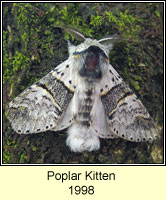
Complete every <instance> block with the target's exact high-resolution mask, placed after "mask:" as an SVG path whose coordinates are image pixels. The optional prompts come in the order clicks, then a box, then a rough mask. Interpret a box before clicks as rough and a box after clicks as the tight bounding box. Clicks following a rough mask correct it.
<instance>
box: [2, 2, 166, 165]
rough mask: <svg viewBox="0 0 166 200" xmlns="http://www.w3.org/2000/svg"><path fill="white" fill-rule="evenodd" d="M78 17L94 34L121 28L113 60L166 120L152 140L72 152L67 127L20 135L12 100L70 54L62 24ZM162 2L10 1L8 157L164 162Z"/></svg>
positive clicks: (6, 20)
mask: <svg viewBox="0 0 166 200" xmlns="http://www.w3.org/2000/svg"><path fill="white" fill-rule="evenodd" d="M59 24H65V25H72V26H74V27H76V28H78V29H80V30H81V31H82V32H83V33H84V34H85V35H86V36H87V37H92V38H95V39H100V38H102V37H105V36H107V35H113V34H118V35H120V36H121V38H122V39H121V40H118V41H117V42H116V43H115V46H114V48H113V50H112V51H111V52H110V63H111V64H112V65H113V66H114V68H115V69H116V70H117V71H118V72H119V74H120V75H121V76H122V77H123V78H124V80H125V81H126V82H127V83H128V84H129V86H130V87H131V88H132V89H133V90H134V91H135V93H136V94H137V96H138V97H139V98H140V100H141V101H142V102H143V104H144V105H145V107H146V108H147V109H148V111H149V113H150V114H151V116H152V117H153V118H154V120H155V122H156V123H157V124H158V128H159V138H158V140H157V141H155V142H153V143H133V142H129V141H125V140H123V139H114V140H107V139H101V148H100V150H98V151H96V152H90V153H89V152H84V153H72V152H70V151H69V149H68V147H67V146H66V145H65V140H66V133H65V131H63V132H56V133H55V132H50V131H48V132H46V133H41V134H34V135H33V134H32V135H17V134H16V133H14V131H13V130H12V129H11V126H10V123H9V121H8V120H7V118H6V116H5V110H6V106H7V105H8V103H9V102H10V101H11V100H12V99H13V98H14V97H16V96H17V95H18V94H19V93H21V91H23V90H24V89H25V88H27V87H28V86H30V85H32V84H33V83H34V82H35V81H37V80H39V79H40V78H42V77H43V76H44V75H46V74H47V73H48V72H49V71H51V70H52V69H54V68H55V67H56V66H57V65H59V64H60V63H61V62H63V61H64V60H65V59H66V58H67V57H68V52H67V39H70V40H71V41H72V42H73V43H74V44H78V42H77V41H76V40H74V38H72V37H70V36H69V35H68V34H67V33H64V32H63V31H62V30H61V29H59V28H56V26H57V25H59ZM162 127H163V4H162V3H3V163H13V164H14V163H20V164H22V163H26V164H28V163H34V164H35V163H44V164H48V163H62V164H65V163H68V164H69V163H70V164H78V163H81V164H84V163H88V164H93V163H99V164H116V163H117V164H119V163H125V164H128V163H129V164H136V163H162V162H163V130H162Z"/></svg>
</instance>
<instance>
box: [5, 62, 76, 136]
mask: <svg viewBox="0 0 166 200" xmlns="http://www.w3.org/2000/svg"><path fill="white" fill-rule="evenodd" d="M67 63H68V61H65V62H64V63H62V64H61V65H59V66H58V67H57V68H55V69H54V70H53V71H51V72H50V73H49V74H47V75H46V76H45V77H43V78H42V79H40V80H39V81H38V82H36V83H35V84H33V85H32V86H31V87H29V88H28V89H26V90H24V91H23V92H22V93H21V94H20V95H18V96H17V97H16V98H15V99H14V100H13V101H12V102H10V103H9V107H8V111H7V117H8V119H9V121H10V122H11V125H12V128H13V129H14V130H15V131H16V132H17V133H20V134H28V133H38V132H43V131H47V130H52V129H56V130H58V129H59V126H58V123H59V122H60V120H61V118H62V117H63V115H64V113H65V111H66V110H67V107H68V105H69V103H70V101H71V100H72V97H73V93H74V89H73V88H72V86H71V87H68V86H69V85H67V84H65V83H64V78H65V76H66V75H65V74H68V73H69V71H70V67H69V65H68V64H67ZM66 66H67V67H66ZM65 81H66V79H65ZM70 117H71V118H72V116H70ZM70 122H71V121H70Z"/></svg>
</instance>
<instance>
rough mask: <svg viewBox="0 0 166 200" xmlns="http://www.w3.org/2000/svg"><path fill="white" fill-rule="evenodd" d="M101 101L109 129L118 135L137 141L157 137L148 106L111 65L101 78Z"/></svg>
mask: <svg viewBox="0 0 166 200" xmlns="http://www.w3.org/2000/svg"><path fill="white" fill-rule="evenodd" d="M101 101H102V104H103V107H104V110H105V113H106V116H107V123H108V126H109V129H110V131H111V132H113V133H114V134H115V135H117V136H118V137H122V138H124V139H126V140H130V141H135V142H140V141H147V140H153V139H155V138H156V137H157V128H156V126H155V124H154V122H153V120H152V119H151V117H150V115H149V113H148V112H147V110H146V108H145V107H144V106H143V104H142V103H141V101H140V100H139V99H138V98H137V96H136V95H135V94H134V93H133V91H132V90H131V89H130V88H129V87H128V86H127V85H126V84H125V82H124V81H123V80H122V78H121V77H120V76H119V74H118V73H117V72H116V70H115V69H114V68H113V67H112V66H111V65H109V68H108V71H107V73H106V74H105V76H104V77H103V79H102V80H101ZM105 137H107V136H105Z"/></svg>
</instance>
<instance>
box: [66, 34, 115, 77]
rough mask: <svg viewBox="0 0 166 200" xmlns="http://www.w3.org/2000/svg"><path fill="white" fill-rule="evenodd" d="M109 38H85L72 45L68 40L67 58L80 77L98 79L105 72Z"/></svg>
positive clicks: (109, 43) (107, 61) (110, 44)
mask: <svg viewBox="0 0 166 200" xmlns="http://www.w3.org/2000/svg"><path fill="white" fill-rule="evenodd" d="M112 39H113V37H111V38H104V39H101V40H99V41H97V40H93V39H90V38H87V39H85V40H84V42H82V43H81V44H79V45H77V46H74V45H72V44H71V43H70V42H68V49H69V58H70V59H72V60H73V65H75V66H76V70H77V71H78V72H79V75H80V76H81V77H85V78H93V79H99V78H101V77H102V75H103V74H104V73H105V71H106V69H107V68H108V63H109V51H110V49H112V46H113V44H112V42H110V41H111V40H112Z"/></svg>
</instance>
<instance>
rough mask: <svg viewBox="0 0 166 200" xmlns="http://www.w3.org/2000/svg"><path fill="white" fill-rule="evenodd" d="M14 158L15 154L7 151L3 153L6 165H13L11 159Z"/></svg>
mask: <svg viewBox="0 0 166 200" xmlns="http://www.w3.org/2000/svg"><path fill="white" fill-rule="evenodd" d="M12 157H13V154H12V153H10V151H8V150H7V149H4V151H3V163H4V164H9V163H11V158H12Z"/></svg>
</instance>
